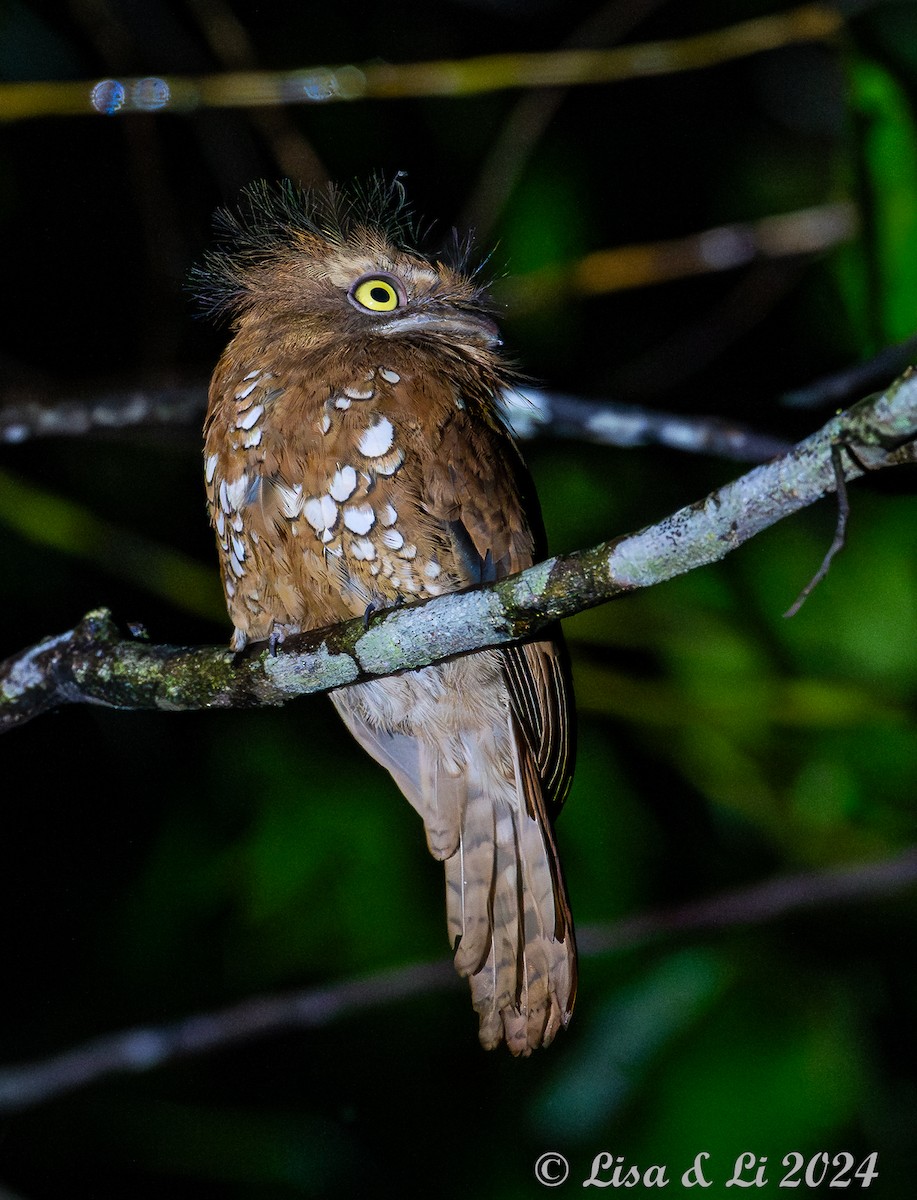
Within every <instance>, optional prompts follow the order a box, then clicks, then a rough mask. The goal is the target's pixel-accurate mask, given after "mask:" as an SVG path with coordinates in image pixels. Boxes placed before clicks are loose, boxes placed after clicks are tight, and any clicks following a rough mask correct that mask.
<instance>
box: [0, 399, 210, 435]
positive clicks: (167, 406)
mask: <svg viewBox="0 0 917 1200" xmlns="http://www.w3.org/2000/svg"><path fill="white" fill-rule="evenodd" d="M206 403H207V389H206V387H204V386H203V385H202V384H200V385H191V384H189V385H188V386H184V387H162V388H156V389H140V388H131V389H130V391H126V392H106V393H104V394H103V395H101V396H97V397H95V398H94V399H92V400H88V401H87V400H76V399H65V400H58V401H53V400H50V399H49V400H37V399H33V400H27V401H25V402H24V403H20V404H5V405H3V406H2V407H0V443H3V442H7V443H9V444H14V445H15V444H18V443H20V442H26V441H31V440H32V439H33V438H40V437H82V436H84V435H85V434H87V433H100V432H111V431H113V430H116V429H133V428H136V427H138V426H148V425H180V424H184V423H185V422H188V421H198V420H200V417H201V414H202V413H203V411H204V406H205V405H206Z"/></svg>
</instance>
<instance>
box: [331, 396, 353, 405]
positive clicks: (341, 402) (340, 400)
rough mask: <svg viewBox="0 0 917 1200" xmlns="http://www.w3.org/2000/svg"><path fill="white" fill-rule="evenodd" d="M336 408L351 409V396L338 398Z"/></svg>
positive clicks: (335, 403)
mask: <svg viewBox="0 0 917 1200" xmlns="http://www.w3.org/2000/svg"><path fill="white" fill-rule="evenodd" d="M334 407H335V408H350V397H349V396H338V397H337V399H336V400H335V402H334Z"/></svg>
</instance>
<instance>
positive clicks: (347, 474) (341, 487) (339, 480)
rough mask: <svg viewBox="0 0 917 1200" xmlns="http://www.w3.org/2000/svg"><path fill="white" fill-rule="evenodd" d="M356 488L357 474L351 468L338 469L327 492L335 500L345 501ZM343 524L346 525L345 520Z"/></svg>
mask: <svg viewBox="0 0 917 1200" xmlns="http://www.w3.org/2000/svg"><path fill="white" fill-rule="evenodd" d="M356 486H357V473H356V471H355V470H354V469H353V467H338V469H337V470H336V471H335V473H334V478H333V479H332V480H331V486H330V487H329V488H328V491H329V493H330V494H331V495H332V496H333V497H334V499H335V500H347V499H348V498H349V497H350V496H352V495H353V493H354V489H355V488H356ZM344 523H345V525H346V523H347V522H346V520H345V522H344Z"/></svg>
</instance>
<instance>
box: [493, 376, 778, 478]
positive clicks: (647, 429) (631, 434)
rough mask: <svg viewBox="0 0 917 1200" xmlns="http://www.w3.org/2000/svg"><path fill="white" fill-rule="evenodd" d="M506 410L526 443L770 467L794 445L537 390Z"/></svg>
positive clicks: (744, 430)
mask: <svg viewBox="0 0 917 1200" xmlns="http://www.w3.org/2000/svg"><path fill="white" fill-rule="evenodd" d="M504 409H505V412H506V416H507V419H508V421H509V423H510V425H511V426H512V428H513V430H514V432H515V433H516V435H517V436H518V437H520V438H523V439H526V440H527V439H530V438H535V437H551V438H570V439H573V440H576V441H581V442H593V443H595V444H597V445H601V446H668V447H669V448H670V449H672V450H682V451H685V452H687V453H689V454H711V455H715V456H717V457H719V458H730V459H733V460H734V461H737V462H764V461H766V460H767V459H769V458H774V457H775V456H776V455H778V454H785V453H786V452H787V451H788V450H789V449H790V448H791V445H792V443H790V442H788V441H787V440H786V439H785V438H778V437H774V436H773V434H769V433H761V432H759V431H757V430H755V429H749V428H748V426H746V425H740V424H737V423H736V422H733V421H724V420H722V419H721V418H719V417H699V416H685V415H684V414H681V413H669V412H657V411H654V410H653V409H650V408H642V407H640V406H638V405H634V404H617V403H615V402H614V401H612V400H586V399H584V398H583V397H581V396H568V395H564V394H563V393H561V392H547V391H539V390H537V389H536V388H516V389H515V390H514V391H511V392H507V393H506V395H505V396H504Z"/></svg>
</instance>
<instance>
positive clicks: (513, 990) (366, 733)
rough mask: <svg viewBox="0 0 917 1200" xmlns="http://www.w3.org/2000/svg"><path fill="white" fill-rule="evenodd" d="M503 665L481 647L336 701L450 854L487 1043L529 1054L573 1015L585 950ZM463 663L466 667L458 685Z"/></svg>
mask: <svg viewBox="0 0 917 1200" xmlns="http://www.w3.org/2000/svg"><path fill="white" fill-rule="evenodd" d="M495 665H496V664H495V662H494V661H493V660H491V659H489V657H488V656H487V655H481V656H477V655H476V656H473V657H472V658H466V659H463V660H460V661H459V662H457V663H452V664H446V665H445V666H444V667H427V668H424V669H423V670H422V671H418V672H412V673H411V674H408V675H403V676H398V677H395V678H391V679H381V680H378V681H374V682H372V683H367V684H359V685H356V686H355V687H350V688H346V689H342V690H341V691H339V692H336V693H334V694H333V697H332V698H333V700H334V702H335V705H336V706H337V708H338V710H339V711H340V713H341V715H342V716H343V718H344V720H345V721H346V723H347V725H348V727H349V728H350V730H351V732H352V733H353V734H354V736H355V737H356V738H357V740H358V741H359V742H360V743H361V744H362V745H363V746H364V747H365V749H367V750H368V751H369V753H370V754H372V755H373V757H374V758H376V759H377V760H378V761H379V762H380V763H382V765H383V766H385V767H387V768H388V770H389V771H390V772H391V774H392V776H393V777H394V779H395V781H396V783H397V784H398V785H399V787H400V788H401V790H402V791H403V792H404V794H405V795H406V796H407V798H408V800H409V801H410V802H411V804H412V805H413V806H414V808H415V809H416V810H417V812H418V813H419V814H420V815H421V817H422V818H423V822H424V827H425V830H426V835H427V844H428V846H429V848H430V851H431V853H432V854H433V855H434V856H435V857H436V858H440V859H442V860H443V865H444V867H445V877H446V921H447V928H448V932H449V938H450V942H451V944H452V946H453V949H454V952H455V967H456V970H457V971H458V973H459V974H460V975H462V976H464V977H466V978H467V979H468V981H469V984H470V987H471V998H472V1003H473V1005H474V1008H475V1010H476V1012H477V1013H478V1016H479V1018H480V1030H479V1037H480V1040H481V1043H482V1044H483V1045H484V1047H485V1048H487V1049H491V1048H493V1047H494V1046H496V1045H498V1044H499V1042H501V1041H503V1040H504V1039H505V1040H506V1043H507V1046H508V1047H509V1049H510V1050H511V1051H512V1053H513V1054H516V1055H519V1054H522V1055H528V1054H530V1053H531V1051H532V1050H533V1049H534V1048H536V1047H537V1046H541V1045H548V1044H549V1043H550V1042H551V1041H552V1040H553V1038H554V1036H555V1034H556V1033H557V1031H558V1029H560V1028H561V1027H562V1026H565V1025H566V1024H567V1022H568V1021H569V1019H570V1015H571V1013H572V1010H573V1002H574V998H575V994H576V946H575V941H574V935H573V922H572V918H571V916H570V908H569V904H568V902H567V895H566V889H565V886H564V881H563V876H562V873H561V870H560V863H559V860H558V856H557V849H556V846H555V842H554V834H553V831H552V828H551V823H550V821H549V819H548V816H547V811H546V802H545V794H544V785H543V784H542V780H541V777H540V773H539V768H538V764H537V762H536V761H535V757H534V755H535V751H533V749H532V747H531V746H530V745H529V742H528V740H527V739H526V737H525V736H524V733H523V731H522V730H521V728H520V727H519V726H518V724H517V722H518V718H517V716H516V715H515V714H514V712H513V710H512V708H511V706H510V704H509V701H508V696H507V692H506V685H505V682H504V681H503V679H502V677H501V676H500V674H499V671H498V670H496V669H495ZM472 669H474V670H475V671H476V672H477V674H474V673H473V670H472ZM452 670H461V671H463V672H464V676H463V678H462V684H463V687H462V689H461V690H459V689H457V688H456V686H455V680H453V679H452V678H451V677H450V675H449V672H450V671H452ZM450 705H451V707H450ZM415 711H419V712H422V713H423V716H424V719H423V720H422V721H420V720H418V721H414V720H412V719H411V716H410V714H411V713H413V712H415Z"/></svg>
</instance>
